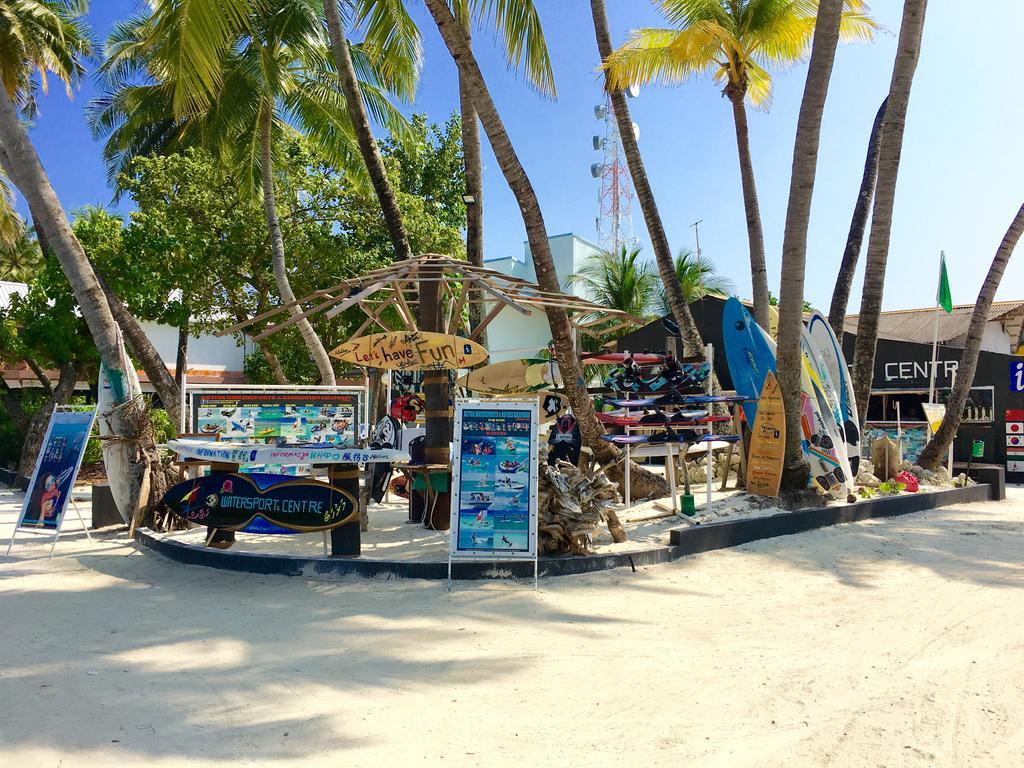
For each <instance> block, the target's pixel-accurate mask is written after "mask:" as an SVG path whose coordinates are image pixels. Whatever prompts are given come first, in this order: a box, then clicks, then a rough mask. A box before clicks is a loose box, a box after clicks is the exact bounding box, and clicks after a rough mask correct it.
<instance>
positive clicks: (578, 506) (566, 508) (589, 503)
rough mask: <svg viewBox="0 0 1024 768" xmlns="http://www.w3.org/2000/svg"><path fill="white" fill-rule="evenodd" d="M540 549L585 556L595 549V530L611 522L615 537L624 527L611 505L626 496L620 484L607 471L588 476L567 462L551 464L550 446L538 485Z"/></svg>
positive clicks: (543, 453)
mask: <svg viewBox="0 0 1024 768" xmlns="http://www.w3.org/2000/svg"><path fill="white" fill-rule="evenodd" d="M538 499H539V513H538V514H539V517H538V530H539V541H538V548H539V549H540V552H541V553H542V554H574V555H585V554H589V553H590V552H591V551H592V547H593V542H594V531H595V530H596V529H597V527H598V526H599V525H600V524H601V523H602V522H607V523H608V525H609V530H612V532H613V536H614V534H615V531H614V530H613V529H616V528H617V529H618V530H620V531H622V538H623V540H624V539H625V531H624V530H622V529H621V525H620V524H619V522H618V517H617V516H616V515H615V512H614V511H612V509H611V507H612V506H613V505H614V504H618V503H619V502H620V501H621V500H622V499H621V497H620V496H619V490H618V487H617V486H616V485H615V483H613V482H612V481H611V480H609V479H608V478H607V477H606V476H605V474H604V473H603V472H595V473H594V474H593V476H590V477H588V476H587V475H585V474H584V473H583V472H581V471H580V470H579V469H577V468H576V467H574V466H573V465H572V464H569V463H567V462H564V461H559V462H557V464H556V465H555V466H554V467H552V466H549V465H548V463H547V447H546V446H544V447H543V448H542V450H541V456H540V486H539V488H538Z"/></svg>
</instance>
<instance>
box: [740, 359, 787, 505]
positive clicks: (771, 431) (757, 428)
mask: <svg viewBox="0 0 1024 768" xmlns="http://www.w3.org/2000/svg"><path fill="white" fill-rule="evenodd" d="M785 458H786V412H785V410H783V406H782V392H781V391H780V390H779V382H778V381H777V380H776V378H775V374H774V373H773V372H769V373H768V375H767V376H766V377H765V380H764V387H763V388H762V389H761V399H760V401H759V402H758V404H757V416H756V418H755V419H754V429H753V432H752V437H751V440H750V452H749V454H748V458H747V490H748V491H749V492H750V493H756V494H757V495H758V496H778V495H779V484H780V483H781V482H782V467H783V464H784V461H785Z"/></svg>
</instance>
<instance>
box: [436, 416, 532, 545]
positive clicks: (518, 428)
mask: <svg viewBox="0 0 1024 768" xmlns="http://www.w3.org/2000/svg"><path fill="white" fill-rule="evenodd" d="M538 424H539V418H538V403H537V401H536V400H532V401H528V402H517V401H507V400H496V401H490V402H486V401H485V402H460V403H458V404H457V405H456V409H455V457H454V462H453V464H454V471H453V476H452V494H451V499H452V502H451V504H452V506H451V538H450V544H449V551H450V553H451V556H452V557H484V558H494V559H511V558H527V559H536V557H537V486H538V474H537V472H538V470H537V453H538V444H537V443H538V434H537V433H538Z"/></svg>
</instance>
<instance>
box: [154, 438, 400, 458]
mask: <svg viewBox="0 0 1024 768" xmlns="http://www.w3.org/2000/svg"><path fill="white" fill-rule="evenodd" d="M167 447H168V448H170V449H171V450H172V451H174V452H175V453H177V454H178V455H179V456H181V458H183V459H197V460H200V461H210V462H221V463H224V464H373V463H375V462H378V461H385V462H407V461H409V454H408V453H406V452H405V451H399V450H395V449H391V448H380V449H376V448H343V447H339V446H332V445H323V444H321V443H313V444H302V443H294V444H293V443H289V444H287V445H267V444H266V443H228V442H213V441H209V442H208V441H205V440H192V439H189V438H178V439H177V440H168V441H167Z"/></svg>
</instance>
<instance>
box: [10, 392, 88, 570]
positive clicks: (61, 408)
mask: <svg viewBox="0 0 1024 768" xmlns="http://www.w3.org/2000/svg"><path fill="white" fill-rule="evenodd" d="M82 411H88V412H91V413H92V420H91V421H90V423H89V429H88V431H87V435H88V433H91V432H92V427H93V424H95V423H96V408H92V407H90V408H83V407H81V406H74V405H58V406H56V407H55V408H54V409H53V414H52V415H51V416H50V423H49V424H48V425H47V427H46V434H45V435H43V442H42V444H41V445H40V447H39V455H38V456H36V466H35V469H33V470H32V480H31V482H29V484H28V490H27V492H26V493H25V503H24V504H23V505H22V507H21V513H20V514H19V515H18V522H17V523H16V524H15V526H14V531H13V532H12V533H11V538H10V541H8V542H7V550H6V551H5V552H4V556H5V557H6V556H7V555H10V554H11V548H12V547H13V546H14V540H15V539H16V538H17V536H18V533H19V531H20V532H22V533H31V534H35V535H40V534H42V535H49V533H50V532H49V531H48V530H45V529H43V530H40V529H39V528H28V527H23V526H22V521H23V520H24V519H25V512H26V510H27V509H28V505H29V503H30V502H31V500H32V492H33V490H34V489H35V485H36V482H37V481H38V479H39V468H40V467H41V466H42V463H43V454H44V453H45V451H46V446H47V444H48V443H49V441H50V434H51V433H52V432H53V419H54V416H56V415H57V414H58V413H67V412H82ZM86 442H88V437H86ZM84 457H85V445H84V444H83V445H82V449H81V451H80V452H79V454H78V461H77V463H76V464H75V467H74V470H73V471H72V473H71V482H70V484H69V485H68V494H69V496H70V498H69V501H70V502H71V506H72V507H74V509H75V515H76V516H77V517H78V522H79V523H81V525H82V530H83V531H85V535H86V537H87V538H88V539H89V544H91V545H92V546H94V547H95V546H96V542H95V541H94V540H93V538H92V533H91V532H90V531H89V526H88V525H87V524H86V522H85V518H84V517H83V516H82V510H81V509H79V507H78V502H77V501H75V480H76V479H78V470H79V469H81V467H82V459H83V458H84ZM65 513H66V508H65V512H62V513H61V514H60V516H59V517H58V518H57V521H56V528H55V529H54V531H53V541H52V542H51V544H50V552H49V554H48V555H47V559H49V558H52V557H53V552H54V550H55V549H56V548H57V540H58V539H60V532H61V527H62V526H63V523H64V514H65Z"/></svg>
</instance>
